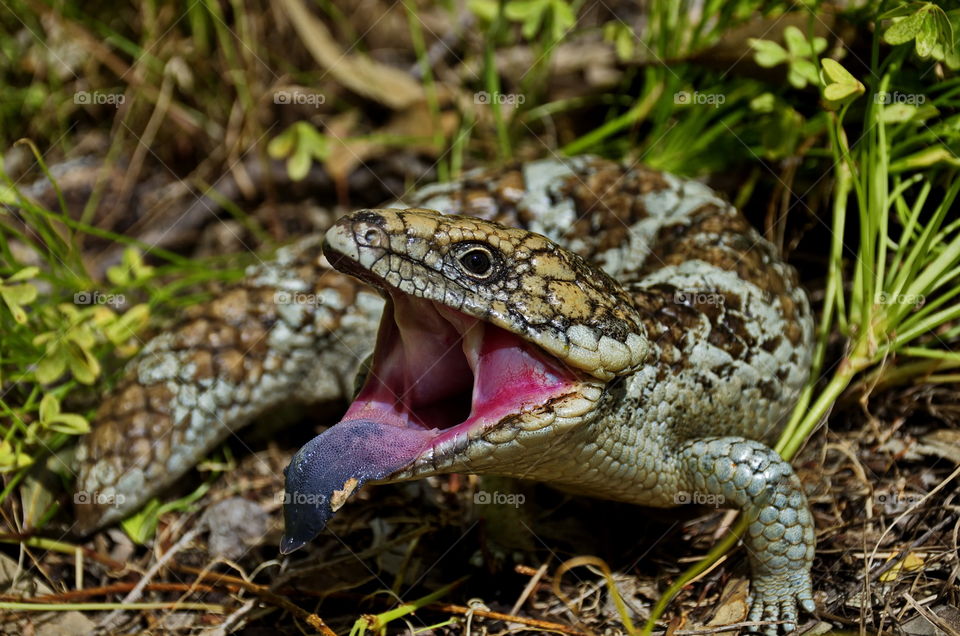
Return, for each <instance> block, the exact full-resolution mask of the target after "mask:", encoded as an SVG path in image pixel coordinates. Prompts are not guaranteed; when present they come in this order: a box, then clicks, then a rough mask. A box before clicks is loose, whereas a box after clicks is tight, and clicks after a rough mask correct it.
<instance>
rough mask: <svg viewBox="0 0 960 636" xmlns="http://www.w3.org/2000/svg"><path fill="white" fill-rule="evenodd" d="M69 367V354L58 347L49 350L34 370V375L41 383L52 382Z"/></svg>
mask: <svg viewBox="0 0 960 636" xmlns="http://www.w3.org/2000/svg"><path fill="white" fill-rule="evenodd" d="M66 368H67V356H66V354H65V353H64V352H63V350H62V349H59V348H56V349H54V350H53V351H48V352H47V354H46V355H44V356H43V357H42V358H41V359H40V361H39V362H37V366H36V368H35V369H34V370H33V375H34V376H35V377H36V378H37V382H39V383H40V384H50V383H51V382H53V381H54V380H56V379H57V378H59V377H60V376H61V375H63V372H64V371H65V370H66Z"/></svg>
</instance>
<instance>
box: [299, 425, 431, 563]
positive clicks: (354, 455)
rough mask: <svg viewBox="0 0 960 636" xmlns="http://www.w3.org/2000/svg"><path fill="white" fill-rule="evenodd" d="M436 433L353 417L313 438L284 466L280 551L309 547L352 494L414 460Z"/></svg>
mask: <svg viewBox="0 0 960 636" xmlns="http://www.w3.org/2000/svg"><path fill="white" fill-rule="evenodd" d="M435 436H436V432H435V431H427V430H424V429H416V428H403V427H399V426H390V425H387V424H381V423H379V422H373V421H371V420H348V421H343V422H340V423H339V424H336V425H335V426H332V427H330V428H329V429H327V430H326V431H324V432H323V433H321V434H320V435H318V436H316V437H314V438H313V439H312V440H310V441H309V442H307V444H306V445H304V447H303V448H301V449H300V450H299V451H297V454H296V455H294V456H293V459H292V460H290V465H289V466H287V468H286V470H284V474H285V475H286V486H285V497H284V504H283V524H284V533H283V538H282V539H280V552H281V553H283V554H290V553H291V552H293V551H294V550H297V549H299V548H301V547H303V546H304V545H305V544H306V543H307V542H308V541H310V540H312V539H313V538H314V537H316V536H317V535H318V534H320V531H321V530H323V528H324V526H326V525H327V522H328V521H329V520H330V519H331V518H332V517H333V514H334V513H335V512H336V511H337V510H339V509H340V506H342V505H343V504H344V502H345V501H346V500H347V498H348V497H350V495H351V494H353V493H354V492H356V491H357V490H359V489H360V487H361V486H362V485H363V484H365V483H366V482H367V481H370V480H374V481H376V480H378V479H383V478H385V477H388V476H389V475H391V474H393V473H395V472H397V471H398V470H400V469H401V468H404V467H405V466H407V465H408V464H410V462H412V461H413V460H414V459H416V457H417V456H418V455H419V454H420V453H421V452H422V451H423V450H424V449H425V448H426V447H427V446H428V445H429V443H430V441H431V440H432V439H433V438H434V437H435Z"/></svg>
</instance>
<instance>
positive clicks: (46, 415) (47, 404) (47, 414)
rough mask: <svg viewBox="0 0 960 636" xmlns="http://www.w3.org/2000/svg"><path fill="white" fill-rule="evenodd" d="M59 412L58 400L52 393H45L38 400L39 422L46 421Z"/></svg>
mask: <svg viewBox="0 0 960 636" xmlns="http://www.w3.org/2000/svg"><path fill="white" fill-rule="evenodd" d="M59 414H60V400H58V399H57V396H56V395H54V394H53V393H47V394H46V395H44V396H43V399H41V400H40V410H39V415H40V422H41V423H46V422H49V421H50V420H51V419H53V418H55V417H56V416H57V415H59Z"/></svg>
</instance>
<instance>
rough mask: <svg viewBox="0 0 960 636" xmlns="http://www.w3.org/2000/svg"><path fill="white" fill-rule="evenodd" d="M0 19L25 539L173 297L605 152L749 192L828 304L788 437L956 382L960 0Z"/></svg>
mask: <svg viewBox="0 0 960 636" xmlns="http://www.w3.org/2000/svg"><path fill="white" fill-rule="evenodd" d="M0 28H2V32H3V37H2V38H0V152H2V159H3V162H2V171H0V204H2V206H3V207H2V208H0V433H2V439H0V472H2V473H3V474H4V476H5V479H4V490H3V492H2V495H0V496H2V501H3V509H4V515H5V519H4V523H5V524H6V525H7V527H8V529H9V530H10V531H11V532H12V531H16V532H17V533H21V534H23V533H27V534H29V533H30V532H32V531H33V530H35V529H36V528H40V527H43V526H44V525H45V524H46V523H48V522H49V521H50V520H51V519H55V518H56V515H57V511H58V509H59V508H61V507H62V504H63V503H64V499H63V495H62V494H60V495H58V494H56V493H55V492H48V490H49V489H47V488H38V489H34V490H29V491H27V494H25V491H24V490H23V489H24V488H26V487H27V486H28V485H29V483H30V480H29V476H30V474H31V472H30V471H31V468H32V467H33V466H34V465H35V464H40V463H46V464H48V465H50V466H51V467H52V468H54V469H55V472H57V473H59V474H60V475H61V476H62V477H61V478H62V480H63V485H64V486H65V487H66V488H65V489H68V488H69V482H70V479H71V477H70V472H69V470H67V469H66V467H65V466H59V467H58V466H56V465H55V464H56V463H57V462H54V461H52V460H51V457H52V454H53V453H54V452H56V451H58V450H60V449H63V448H65V447H66V446H68V444H69V442H70V441H71V440H72V439H73V438H74V437H75V436H76V435H78V434H82V433H83V432H85V431H86V430H88V427H89V418H90V416H91V414H92V412H93V411H94V409H95V407H96V404H97V400H98V395H99V392H100V391H102V390H103V389H104V388H105V387H108V386H109V384H110V381H111V377H113V375H114V374H115V373H116V371H117V370H118V369H119V368H120V367H121V366H122V361H123V360H124V359H126V358H128V357H129V356H130V355H132V354H133V353H134V352H135V351H136V350H137V349H138V348H139V346H140V345H141V344H142V342H144V341H145V339H146V338H147V337H148V335H149V334H150V333H152V332H154V331H155V330H157V329H162V327H163V325H164V324H165V322H167V321H168V320H169V319H170V318H171V317H173V316H175V315H176V313H177V311H178V310H179V309H181V308H182V307H184V306H186V305H189V304H191V303H195V302H197V301H198V300H200V299H202V298H204V297H207V296H208V294H209V293H210V290H211V289H212V288H214V287H215V285H216V284H217V283H219V282H223V281H230V280H234V279H236V278H237V277H238V276H240V275H242V270H243V266H244V265H246V264H248V263H250V262H251V261H252V258H253V253H255V252H261V253H262V252H268V251H269V250H271V249H273V248H274V247H275V246H276V245H279V244H282V243H284V242H287V241H289V240H291V239H293V238H295V237H296V236H299V235H301V234H303V233H305V232H311V231H318V230H320V229H322V228H323V227H325V226H326V225H328V224H329V222H330V220H331V219H332V218H334V217H335V216H336V215H337V214H339V213H341V212H343V211H345V210H348V209H351V208H354V207H358V206H363V205H375V204H378V203H382V202H384V201H387V200H389V199H391V198H392V197H395V196H398V195H400V194H402V193H403V192H404V191H406V190H408V189H409V188H412V187H415V186H417V185H423V184H426V183H429V182H432V181H436V180H448V179H453V178H456V177H458V176H460V175H461V174H463V172H464V171H466V170H468V169H470V168H473V167H477V166H487V165H496V164H504V163H508V162H511V161H518V160H519V161H522V160H527V159H533V158H541V157H551V156H557V157H559V156H564V155H573V154H581V153H595V154H600V155H604V156H607V157H610V158H614V159H617V160H622V161H625V162H628V163H632V162H642V163H644V164H647V165H650V166H652V167H654V168H658V169H662V170H667V171H671V172H674V173H677V174H681V175H685V176H690V177H696V178H701V179H704V180H706V181H707V182H708V183H710V184H711V185H712V186H714V187H716V188H717V189H719V190H721V191H722V192H724V193H725V194H726V195H727V196H728V197H729V198H730V200H731V201H733V202H734V203H735V204H736V205H737V206H739V207H740V208H741V209H743V210H744V211H745V213H746V214H747V215H748V216H749V217H750V218H751V219H752V220H753V221H754V222H755V223H756V224H757V225H758V226H759V227H761V228H762V229H763V231H764V233H765V234H766V236H767V237H768V238H769V239H771V240H772V241H774V242H775V243H776V244H778V245H779V246H780V247H781V249H783V250H784V252H785V254H786V255H787V256H788V258H789V260H790V261H791V262H792V263H794V264H795V265H796V266H797V267H798V269H799V270H800V272H801V277H802V279H803V280H804V282H805V284H806V285H807V287H808V289H810V290H811V292H812V297H813V298H814V301H815V304H816V305H817V307H818V310H819V311H820V315H821V321H820V330H819V342H818V353H817V362H816V364H817V371H818V374H817V378H818V379H819V380H820V382H819V384H817V383H815V382H814V383H811V385H810V387H809V388H808V392H807V394H806V395H805V397H804V400H803V402H802V405H801V407H802V408H800V409H798V411H797V415H796V417H795V418H794V421H793V422H792V424H791V429H790V431H789V433H788V435H787V437H785V438H784V441H783V442H782V444H781V446H780V450H781V451H782V452H784V454H785V455H788V456H789V455H792V454H793V453H795V452H796V451H797V449H798V448H799V446H800V444H801V443H802V442H803V441H804V440H805V439H807V437H808V435H809V433H810V431H811V430H812V429H813V427H814V426H815V425H816V424H818V423H819V422H821V421H822V420H823V418H824V417H825V416H826V415H827V413H828V412H829V411H830V409H831V407H832V406H833V404H834V403H835V402H836V401H837V400H838V399H841V401H842V400H843V399H847V400H852V401H853V402H857V401H858V400H859V401H860V402H861V403H866V400H867V396H868V395H869V394H870V392H871V391H875V390H879V389H883V388H888V387H897V386H904V385H916V384H918V383H923V384H924V385H925V386H930V385H940V386H955V383H957V382H958V380H960V376H958V374H957V373H956V371H955V370H956V368H957V367H960V357H958V355H957V353H956V352H955V343H956V342H957V340H958V337H960V325H958V319H960V313H958V309H957V302H956V299H957V294H958V293H960V285H958V280H960V271H958V269H960V267H958V264H960V239H958V231H960V213H958V207H957V206H956V205H955V198H956V194H957V188H958V186H957V184H958V183H960V182H958V180H957V178H956V177H957V169H958V167H960V110H958V107H960V77H958V74H957V69H958V68H960V49H958V45H957V40H958V37H960V3H958V2H955V1H950V0H938V1H936V2H920V1H905V0H886V1H884V2H868V1H863V2H857V1H851V2H836V3H829V2H818V1H804V0H795V1H783V2H777V1H774V2H759V1H755V0H729V1H724V0H696V1H694V0H678V1H671V0H648V1H645V2H636V3H634V2H618V1H616V0H609V1H606V2H590V1H589V0H500V1H498V0H469V1H467V2H455V1H446V2H439V3H428V2H419V1H417V0H401V1H398V2H389V1H384V0H363V1H360V2H332V1H329V0H318V1H317V2H314V3H308V2H306V1H305V0H280V1H278V2H275V3H268V2H257V1H256V0H225V1H222V2H217V1H211V0H198V1H192V2H162V1H151V2H145V3H141V4H138V5H135V6H134V5H127V4H122V3H121V4H118V3H108V2H106V3H100V2H88V3H73V2H56V1H54V2H43V1H40V0H28V1H21V0H10V1H9V2H6V3H4V4H3V6H2V8H0ZM954 395H955V394H954ZM38 492H43V493H46V494H44V495H39V494H37V493H38ZM13 494H19V495H20V497H19V499H17V498H16V497H12V496H11V495H13ZM28 495H29V496H28ZM24 502H27V503H24ZM154 525H155V520H154V524H153V525H150V527H151V528H152V527H154ZM147 535H149V533H147ZM141 538H142V539H145V538H147V537H146V536H144V537H141Z"/></svg>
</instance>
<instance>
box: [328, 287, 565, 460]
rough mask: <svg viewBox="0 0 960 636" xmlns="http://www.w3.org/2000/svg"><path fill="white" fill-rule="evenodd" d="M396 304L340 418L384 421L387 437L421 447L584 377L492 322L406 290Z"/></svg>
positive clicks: (541, 400) (488, 422) (490, 421)
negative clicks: (359, 384) (368, 368)
mask: <svg viewBox="0 0 960 636" xmlns="http://www.w3.org/2000/svg"><path fill="white" fill-rule="evenodd" d="M390 308H391V305H390V304H388V305H387V309H386V311H390ZM392 309H393V320H390V317H389V316H388V315H384V317H383V319H382V320H381V325H380V333H379V335H378V338H377V349H376V353H375V355H374V361H373V365H372V368H371V371H370V374H369V376H368V378H367V380H366V383H365V384H364V386H363V388H362V389H361V391H360V393H359V394H358V395H357V397H356V399H355V400H354V401H353V403H352V404H351V405H350V408H349V409H348V410H347V413H346V414H345V415H344V417H343V420H341V421H343V422H347V421H352V420H366V421H370V422H375V423H377V424H379V425H382V429H381V430H383V431H389V433H385V436H386V435H396V436H397V439H395V440H388V439H383V440H381V441H382V442H384V443H389V442H391V441H393V442H398V443H399V442H401V441H402V445H403V446H405V447H407V448H409V447H410V446H411V442H414V444H413V445H414V446H418V447H419V449H420V450H419V452H418V453H416V455H419V454H420V453H421V452H423V451H424V450H426V449H427V448H429V447H436V446H437V445H438V444H440V443H442V442H446V441H448V440H450V439H451V438H454V437H457V436H465V435H467V434H468V433H469V432H470V431H471V430H474V429H475V428H477V427H480V428H489V427H492V426H495V425H496V424H497V423H498V422H499V421H500V420H501V419H503V418H504V417H506V416H508V415H511V414H515V413H520V412H521V411H524V410H528V409H530V408H533V407H536V406H539V405H543V404H545V403H546V402H548V401H549V400H550V399H551V398H554V397H556V396H558V395H563V394H565V393H568V392H569V391H570V389H571V388H572V387H573V386H574V385H575V383H576V382H577V376H576V374H575V373H574V372H573V371H571V370H569V369H566V368H564V367H563V366H562V365H561V364H560V363H559V361H557V360H555V359H553V358H552V357H551V356H549V355H547V354H546V353H543V352H541V351H540V350H539V349H538V348H537V347H536V346H535V345H532V344H530V343H528V342H526V341H524V340H522V339H521V338H519V337H518V336H516V335H514V334H512V333H510V332H509V331H506V330H505V329H501V328H500V327H497V326H495V325H492V324H490V323H485V322H483V321H481V320H478V319H476V318H473V317H471V316H468V315H466V314H464V313H461V312H459V311H456V310H453V309H450V308H449V307H446V306H444V305H440V304H438V303H434V302H432V301H429V300H423V299H420V298H416V297H412V296H407V295H403V294H394V295H393V303H392ZM415 438H419V440H418V441H416V442H415ZM415 458H416V456H415V457H411V458H410V461H413V460H414V459H415Z"/></svg>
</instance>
